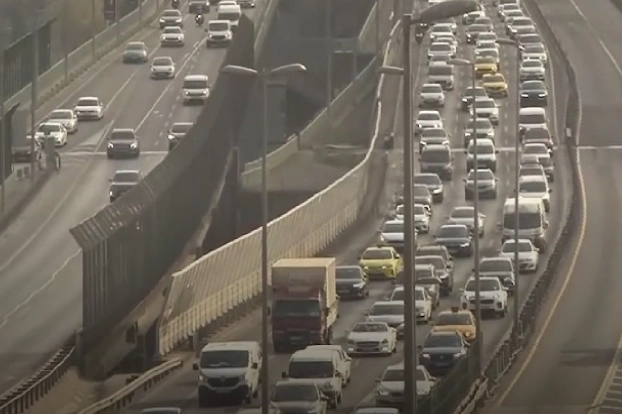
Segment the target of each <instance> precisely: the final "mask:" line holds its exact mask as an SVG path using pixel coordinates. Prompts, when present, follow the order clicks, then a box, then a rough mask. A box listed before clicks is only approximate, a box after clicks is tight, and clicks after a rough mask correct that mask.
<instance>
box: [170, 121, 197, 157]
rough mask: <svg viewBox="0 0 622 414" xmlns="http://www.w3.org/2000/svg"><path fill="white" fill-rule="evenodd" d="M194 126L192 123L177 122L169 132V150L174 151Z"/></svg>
mask: <svg viewBox="0 0 622 414" xmlns="http://www.w3.org/2000/svg"><path fill="white" fill-rule="evenodd" d="M192 125H194V124H193V123H192V122H175V123H174V124H173V125H172V126H171V129H170V130H169V131H168V150H169V151H170V150H172V149H173V148H175V147H176V146H177V144H179V142H180V141H181V140H182V139H183V138H184V137H185V136H186V134H187V133H188V131H190V128H192Z"/></svg>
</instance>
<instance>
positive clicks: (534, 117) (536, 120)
mask: <svg viewBox="0 0 622 414" xmlns="http://www.w3.org/2000/svg"><path fill="white" fill-rule="evenodd" d="M518 122H519V123H521V124H544V123H545V122H546V118H545V117H544V115H543V114H519V115H518Z"/></svg>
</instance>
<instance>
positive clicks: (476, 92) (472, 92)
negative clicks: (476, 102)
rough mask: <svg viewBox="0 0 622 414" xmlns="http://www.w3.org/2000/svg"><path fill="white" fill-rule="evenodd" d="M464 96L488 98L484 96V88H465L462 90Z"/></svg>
mask: <svg viewBox="0 0 622 414" xmlns="http://www.w3.org/2000/svg"><path fill="white" fill-rule="evenodd" d="M464 96H475V97H478V96H488V94H486V90H485V89H484V88H475V89H473V88H466V89H465V90H464Z"/></svg>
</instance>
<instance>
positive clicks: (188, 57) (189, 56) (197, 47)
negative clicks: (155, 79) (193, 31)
mask: <svg viewBox="0 0 622 414" xmlns="http://www.w3.org/2000/svg"><path fill="white" fill-rule="evenodd" d="M201 44H203V39H200V40H198V41H197V42H196V43H195V44H194V46H193V49H192V52H190V53H188V54H186V55H185V58H184V60H183V62H182V64H181V65H180V66H179V68H178V69H177V68H176V71H175V78H173V79H171V81H170V82H169V83H168V85H166V88H164V90H163V91H162V93H161V94H160V96H158V99H156V101H155V102H154V103H153V105H152V106H151V108H149V110H148V111H147V113H146V114H145V116H144V117H143V119H141V120H140V122H139V123H138V125H137V126H136V131H138V130H139V129H140V128H141V127H142V126H143V125H144V123H145V122H146V121H147V119H149V117H150V116H151V115H152V113H153V111H154V110H155V108H156V106H158V104H159V103H160V101H161V100H162V98H164V96H165V95H166V93H167V92H168V91H169V90H170V89H171V86H173V85H174V84H175V79H176V78H177V76H178V75H179V74H181V72H182V71H183V70H184V68H185V67H186V65H187V64H188V62H190V61H191V59H192V58H193V57H194V56H195V55H196V54H197V52H198V51H199V50H200V48H201Z"/></svg>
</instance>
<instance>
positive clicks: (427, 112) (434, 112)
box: [417, 110, 441, 116]
mask: <svg viewBox="0 0 622 414" xmlns="http://www.w3.org/2000/svg"><path fill="white" fill-rule="evenodd" d="M421 114H430V115H438V116H441V113H440V112H439V111H434V110H423V111H419V113H418V114H417V115H421Z"/></svg>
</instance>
